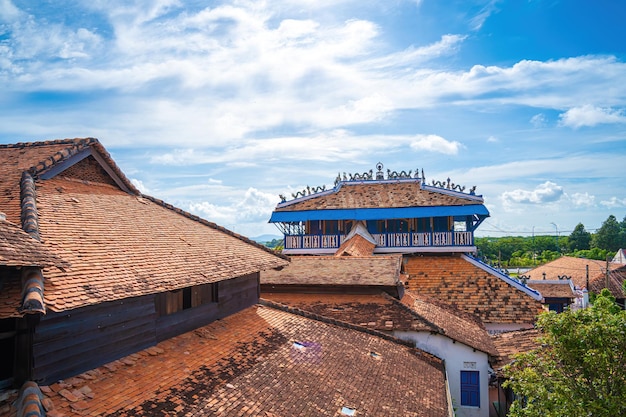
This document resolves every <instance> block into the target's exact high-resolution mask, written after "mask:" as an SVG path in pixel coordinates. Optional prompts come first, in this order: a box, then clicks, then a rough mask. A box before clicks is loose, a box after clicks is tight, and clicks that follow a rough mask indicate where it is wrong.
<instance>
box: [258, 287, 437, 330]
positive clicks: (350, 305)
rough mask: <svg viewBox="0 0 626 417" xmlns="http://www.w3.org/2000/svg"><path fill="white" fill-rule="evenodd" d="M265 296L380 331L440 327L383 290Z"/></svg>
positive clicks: (319, 314) (266, 298)
mask: <svg viewBox="0 0 626 417" xmlns="http://www.w3.org/2000/svg"><path fill="white" fill-rule="evenodd" d="M261 297H262V298H263V299H264V300H270V301H272V302H275V303H279V304H282V305H286V306H289V307H293V308H297V309H301V310H304V311H308V312H311V313H313V314H316V315H318V316H322V317H328V318H331V319H335V320H339V321H342V322H345V323H352V324H355V325H358V326H362V327H365V328H368V329H374V330H378V331H383V332H385V331H387V332H388V331H392V330H401V331H411V330H412V331H428V332H438V331H439V328H437V327H436V326H434V325H432V324H431V323H430V322H427V321H425V320H423V319H421V318H420V317H416V316H415V315H414V314H412V313H411V312H410V311H409V310H408V309H407V308H403V306H402V305H401V304H400V303H398V302H397V300H395V299H393V298H392V297H388V296H386V295H384V294H382V293H381V294H308V293H307V294H303V293H291V292H289V293H277V292H262V293H261Z"/></svg>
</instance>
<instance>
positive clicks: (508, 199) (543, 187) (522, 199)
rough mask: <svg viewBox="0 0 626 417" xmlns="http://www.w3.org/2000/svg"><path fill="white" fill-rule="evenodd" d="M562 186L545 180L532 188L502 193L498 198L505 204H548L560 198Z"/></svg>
mask: <svg viewBox="0 0 626 417" xmlns="http://www.w3.org/2000/svg"><path fill="white" fill-rule="evenodd" d="M562 196H563V187H561V186H559V185H557V184H556V183H553V182H551V181H546V182H545V183H543V184H540V185H538V186H537V187H536V188H535V189H534V190H523V189H517V190H513V191H506V192H504V193H502V195H501V196H500V198H501V199H502V201H503V204H504V205H505V206H509V207H510V206H512V205H513V204H549V203H554V202H556V201H558V200H560V199H561V197H562Z"/></svg>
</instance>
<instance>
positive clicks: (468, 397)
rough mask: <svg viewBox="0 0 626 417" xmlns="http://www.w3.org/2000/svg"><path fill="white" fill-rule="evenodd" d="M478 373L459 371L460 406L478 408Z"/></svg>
mask: <svg viewBox="0 0 626 417" xmlns="http://www.w3.org/2000/svg"><path fill="white" fill-rule="evenodd" d="M479 379H480V378H479V372H478V371H461V405H468V406H471V407H480V385H479V384H478V381H479Z"/></svg>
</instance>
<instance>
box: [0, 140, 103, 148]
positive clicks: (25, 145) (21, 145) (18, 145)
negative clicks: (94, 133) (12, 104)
mask: <svg viewBox="0 0 626 417" xmlns="http://www.w3.org/2000/svg"><path fill="white" fill-rule="evenodd" d="M99 142H100V141H99V140H98V139H96V138H92V137H86V138H74V139H52V140H45V141H35V142H17V143H7V144H0V149H2V148H4V149H7V148H18V149H19V148H30V147H36V146H52V145H64V144H67V145H90V144H93V143H99Z"/></svg>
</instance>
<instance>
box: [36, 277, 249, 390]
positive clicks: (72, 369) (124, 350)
mask: <svg viewBox="0 0 626 417" xmlns="http://www.w3.org/2000/svg"><path fill="white" fill-rule="evenodd" d="M217 296H218V300H217V302H210V303H207V304H203V305H200V306H196V307H193V308H189V309H185V310H181V311H178V312H176V313H173V314H168V315H163V316H159V315H158V314H157V312H156V309H155V304H156V301H155V299H156V297H155V295H154V294H152V295H146V296H143V297H135V298H129V299H125V300H120V301H114V302H108V303H102V304H97V305H93V306H88V307H83V308H79V309H75V310H70V311H66V312H62V313H48V314H47V315H45V316H43V317H42V319H41V322H40V323H39V325H38V326H37V327H36V329H35V333H34V343H33V358H34V364H33V366H34V375H33V379H34V380H35V381H37V382H39V383H43V384H50V383H53V382H55V381H57V380H59V379H64V378H68V377H71V376H74V375H77V374H80V373H82V372H85V371H88V370H90V369H94V368H96V367H98V366H101V365H104V364H105V363H108V362H111V361H113V360H116V359H119V358H122V357H124V356H127V355H129V354H131V353H134V352H137V351H139V350H142V349H145V348H147V347H150V346H153V345H155V344H156V343H158V342H159V341H161V340H165V339H168V338H171V337H174V336H176V335H179V334H182V333H185V332H188V331H191V330H193V329H196V328H198V327H201V326H204V325H206V324H209V323H211V322H213V321H215V320H217V319H220V318H223V317H226V316H228V315H231V314H233V313H235V312H237V311H240V310H243V309H245V308H247V307H250V306H252V305H254V304H256V303H257V302H258V300H259V274H258V273H254V274H249V275H245V276H242V277H238V278H233V279H230V280H226V281H221V282H219V283H218V289H217Z"/></svg>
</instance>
